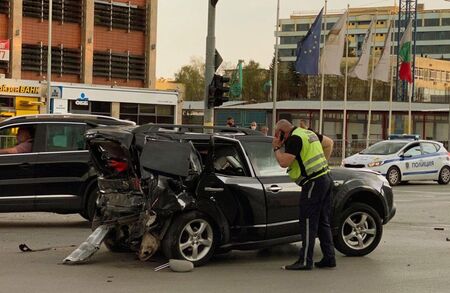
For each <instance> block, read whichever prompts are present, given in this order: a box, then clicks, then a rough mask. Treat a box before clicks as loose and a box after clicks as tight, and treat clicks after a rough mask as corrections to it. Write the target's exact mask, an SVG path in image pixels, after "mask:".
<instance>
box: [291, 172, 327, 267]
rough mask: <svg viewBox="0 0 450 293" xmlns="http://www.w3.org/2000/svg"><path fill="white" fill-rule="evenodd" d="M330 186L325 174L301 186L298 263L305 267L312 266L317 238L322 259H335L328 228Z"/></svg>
mask: <svg viewBox="0 0 450 293" xmlns="http://www.w3.org/2000/svg"><path fill="white" fill-rule="evenodd" d="M332 184H333V180H332V179H331V176H330V175H329V174H325V175H322V176H320V177H319V178H317V179H314V180H313V181H311V182H308V183H306V184H305V185H303V186H302V192H301V194H300V235H301V237H302V247H301V249H300V257H299V261H300V262H302V263H303V265H305V266H312V264H313V255H314V244H315V241H316V237H317V236H318V237H319V240H320V248H321V250H322V253H323V256H324V258H325V259H327V260H331V259H332V260H334V257H335V253H334V245H333V237H332V234H331V227H330V218H331V192H332V186H333V185H332ZM305 254H306V255H305Z"/></svg>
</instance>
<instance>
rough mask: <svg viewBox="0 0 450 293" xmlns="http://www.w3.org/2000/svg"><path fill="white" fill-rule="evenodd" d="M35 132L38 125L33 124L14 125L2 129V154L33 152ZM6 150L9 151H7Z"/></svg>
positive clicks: (0, 131) (0, 148) (0, 134)
mask: <svg viewBox="0 0 450 293" xmlns="http://www.w3.org/2000/svg"><path fill="white" fill-rule="evenodd" d="M35 134H36V125H32V124H24V125H21V126H17V125H14V126H11V127H6V128H2V129H0V154H7V153H16V154H17V153H30V152H32V149H33V141H34V136H35ZM1 150H4V151H5V152H2V151H1ZM6 150H8V151H7V152H6ZM13 150H14V151H13Z"/></svg>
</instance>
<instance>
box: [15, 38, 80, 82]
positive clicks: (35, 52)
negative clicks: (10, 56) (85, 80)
mask: <svg viewBox="0 0 450 293" xmlns="http://www.w3.org/2000/svg"><path fill="white" fill-rule="evenodd" d="M47 50H48V47H47V46H44V45H43V44H42V43H41V44H39V45H30V44H23V45H22V70H24V71H35V72H39V74H40V75H42V74H43V73H44V72H47ZM51 50H52V72H53V73H58V74H59V75H60V76H62V75H63V74H76V75H80V73H81V50H80V49H72V48H64V46H63V45H61V46H60V47H52V49H51Z"/></svg>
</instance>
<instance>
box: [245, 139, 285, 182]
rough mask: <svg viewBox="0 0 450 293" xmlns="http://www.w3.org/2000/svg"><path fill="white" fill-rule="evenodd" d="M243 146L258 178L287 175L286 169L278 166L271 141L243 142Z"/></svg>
mask: <svg viewBox="0 0 450 293" xmlns="http://www.w3.org/2000/svg"><path fill="white" fill-rule="evenodd" d="M242 144H243V145H244V148H245V150H246V151H247V154H248V156H249V157H250V161H251V162H252V164H253V167H254V168H255V169H256V174H257V175H258V176H260V177H268V176H284V175H286V168H281V167H280V165H279V164H278V162H277V159H276V158H275V154H274V152H273V149H272V144H271V143H270V142H269V141H252V142H250V141H248V142H247V141H243V142H242Z"/></svg>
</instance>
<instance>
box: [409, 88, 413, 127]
mask: <svg viewBox="0 0 450 293" xmlns="http://www.w3.org/2000/svg"><path fill="white" fill-rule="evenodd" d="M408 87H409V94H408V100H409V102H408V134H412V125H411V124H412V119H411V118H412V89H413V87H412V83H408Z"/></svg>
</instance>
